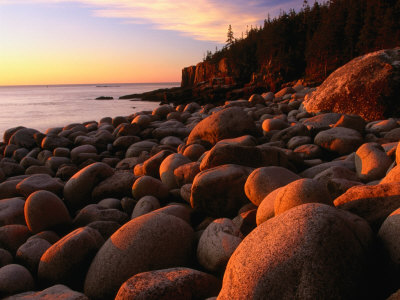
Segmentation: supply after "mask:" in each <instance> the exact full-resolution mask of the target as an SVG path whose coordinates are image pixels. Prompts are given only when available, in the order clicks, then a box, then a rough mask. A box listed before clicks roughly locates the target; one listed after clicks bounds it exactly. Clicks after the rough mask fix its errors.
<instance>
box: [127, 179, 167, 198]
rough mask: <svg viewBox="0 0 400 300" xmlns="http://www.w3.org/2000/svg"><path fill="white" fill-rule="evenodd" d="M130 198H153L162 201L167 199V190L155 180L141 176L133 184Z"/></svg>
mask: <svg viewBox="0 0 400 300" xmlns="http://www.w3.org/2000/svg"><path fill="white" fill-rule="evenodd" d="M132 196H133V198H134V199H140V198H142V197H144V196H154V197H156V198H157V199H159V200H163V199H165V198H167V197H168V188H167V187H166V186H165V184H164V183H162V182H161V181H160V180H158V179H156V178H153V177H151V176H142V177H139V178H138V179H137V180H136V181H135V183H134V184H133V186H132Z"/></svg>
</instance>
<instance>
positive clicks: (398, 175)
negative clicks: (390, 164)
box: [380, 165, 400, 184]
mask: <svg viewBox="0 0 400 300" xmlns="http://www.w3.org/2000/svg"><path fill="white" fill-rule="evenodd" d="M390 182H400V165H396V166H395V167H394V168H393V169H391V170H390V171H389V172H388V173H387V174H386V176H385V177H383V179H382V180H381V182H380V183H381V184H384V183H390Z"/></svg>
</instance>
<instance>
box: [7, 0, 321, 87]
mask: <svg viewBox="0 0 400 300" xmlns="http://www.w3.org/2000/svg"><path fill="white" fill-rule="evenodd" d="M309 2H310V3H311V2H312V3H313V2H314V1H309ZM312 3H311V4H312ZM302 4H303V0H284V1H278V0H247V1H246V0H230V1H222V0H175V1H166V0H154V1H148V0H75V1H68V0H0V39H1V40H0V85H25V84H45V85H47V84H70V83H125V82H126V83H128V82H178V81H180V79H181V70H182V68H183V67H185V66H189V65H194V64H196V63H198V62H199V61H201V60H202V58H203V55H204V53H205V52H206V51H207V50H212V51H214V50H215V47H216V46H217V47H218V48H221V47H222V46H223V44H224V42H225V40H226V33H227V28H228V25H229V24H231V25H232V28H233V31H234V35H235V37H240V36H241V32H245V31H246V26H247V25H249V26H250V25H253V26H254V25H261V24H262V23H263V20H264V19H265V18H266V17H267V15H268V13H269V14H270V16H271V17H273V16H277V15H279V12H280V10H285V11H288V10H289V8H294V9H296V10H297V9H299V8H300V7H301V6H302Z"/></svg>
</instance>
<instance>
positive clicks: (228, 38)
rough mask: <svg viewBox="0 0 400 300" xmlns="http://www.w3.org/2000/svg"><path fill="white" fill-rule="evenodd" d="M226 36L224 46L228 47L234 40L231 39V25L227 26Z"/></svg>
mask: <svg viewBox="0 0 400 300" xmlns="http://www.w3.org/2000/svg"><path fill="white" fill-rule="evenodd" d="M226 36H227V40H226V46H227V47H230V46H232V44H233V43H234V42H235V38H234V37H233V31H232V25H231V24H229V27H228V33H227V35H226Z"/></svg>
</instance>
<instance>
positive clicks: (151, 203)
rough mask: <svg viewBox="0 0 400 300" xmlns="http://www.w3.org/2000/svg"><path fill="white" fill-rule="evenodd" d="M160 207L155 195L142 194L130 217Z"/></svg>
mask: <svg viewBox="0 0 400 300" xmlns="http://www.w3.org/2000/svg"><path fill="white" fill-rule="evenodd" d="M158 208H160V202H159V201H158V199H157V198H156V197H153V196H144V197H142V198H140V199H139V201H138V202H137V203H136V205H135V208H134V209H133V212H132V216H131V219H134V218H137V217H140V216H141V215H145V214H147V213H149V212H151V211H153V210H156V209H158Z"/></svg>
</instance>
